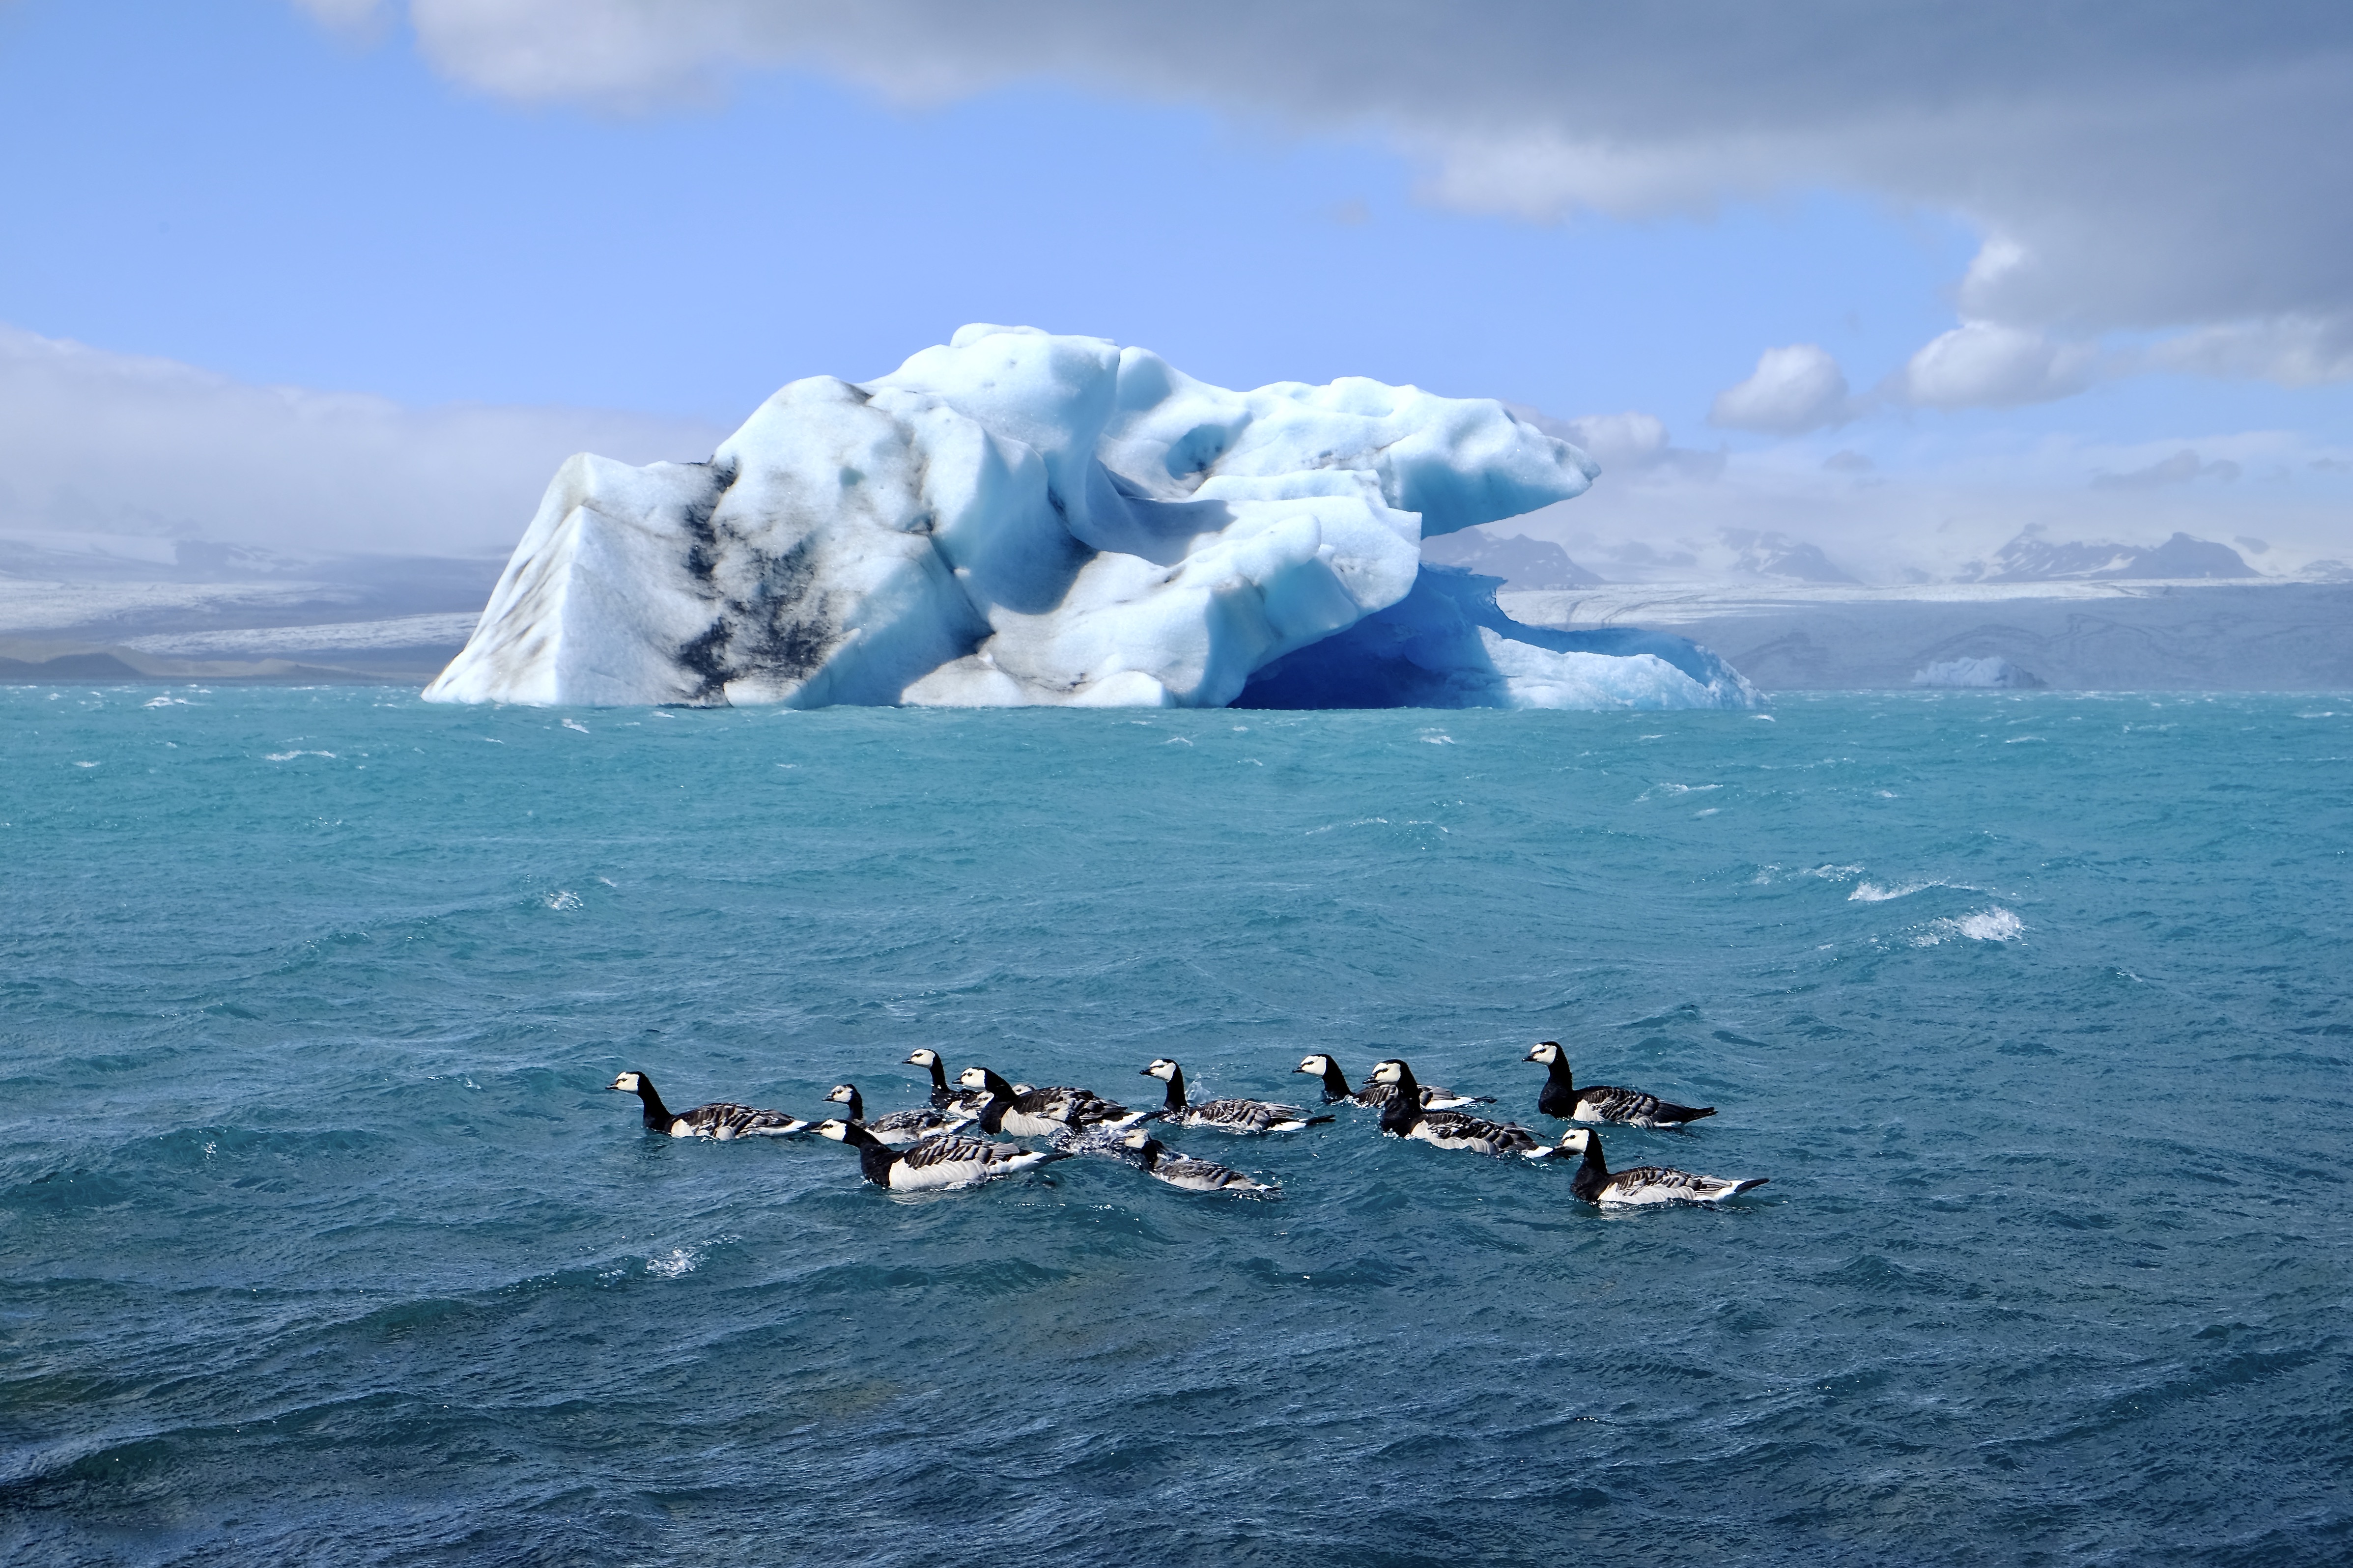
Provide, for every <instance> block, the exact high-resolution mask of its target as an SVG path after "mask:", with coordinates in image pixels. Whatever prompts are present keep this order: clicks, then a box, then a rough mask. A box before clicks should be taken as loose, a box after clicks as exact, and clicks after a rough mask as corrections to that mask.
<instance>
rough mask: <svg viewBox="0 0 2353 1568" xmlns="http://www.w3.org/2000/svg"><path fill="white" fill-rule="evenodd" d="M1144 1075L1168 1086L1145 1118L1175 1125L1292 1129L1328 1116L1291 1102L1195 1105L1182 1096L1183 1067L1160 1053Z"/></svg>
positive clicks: (1225, 1129)
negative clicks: (1163, 1098) (1157, 1105)
mask: <svg viewBox="0 0 2353 1568" xmlns="http://www.w3.org/2000/svg"><path fill="white" fill-rule="evenodd" d="M1144 1076H1145V1078H1156V1079H1160V1080H1162V1081H1163V1082H1165V1083H1166V1084H1167V1086H1168V1098H1167V1100H1166V1102H1165V1103H1163V1104H1162V1106H1161V1107H1160V1109H1159V1110H1156V1111H1154V1112H1152V1113H1151V1115H1150V1117H1149V1118H1148V1120H1151V1121H1166V1122H1169V1123H1171V1124H1173V1125H1175V1126H1177V1127H1211V1128H1215V1129H1216V1130H1217V1131H1220V1132H1296V1131H1299V1130H1300V1129H1301V1128H1303V1127H1313V1126H1314V1125H1316V1124H1317V1123H1318V1122H1323V1121H1331V1120H1332V1118H1330V1117H1328V1116H1310V1115H1308V1114H1307V1112H1305V1111H1303V1110H1300V1109H1299V1107H1297V1106H1295V1105H1277V1104H1275V1103H1274V1102H1273V1101H1271V1100H1209V1101H1207V1102H1206V1103H1204V1104H1200V1105H1195V1104H1193V1103H1192V1102H1191V1101H1189V1100H1187V1099H1186V1098H1185V1069H1184V1068H1181V1067H1178V1066H1177V1065H1176V1060H1175V1058H1170V1057H1162V1058H1159V1059H1158V1060H1157V1061H1155V1062H1154V1063H1153V1064H1152V1065H1151V1066H1150V1067H1148V1068H1145V1069H1144Z"/></svg>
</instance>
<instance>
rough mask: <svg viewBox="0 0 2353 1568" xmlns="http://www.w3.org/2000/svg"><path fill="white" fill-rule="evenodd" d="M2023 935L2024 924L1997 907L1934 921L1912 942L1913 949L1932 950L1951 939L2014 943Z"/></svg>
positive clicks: (1997, 905)
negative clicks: (1938, 944) (1958, 917)
mask: <svg viewBox="0 0 2353 1568" xmlns="http://www.w3.org/2000/svg"><path fill="white" fill-rule="evenodd" d="M2025 934H2026V922H2025V921H2022V920H2020V919H2019V918H2018V917H2017V916H2016V915H2015V914H2012V913H2011V912H2010V910H2006V909H2003V908H2002V907H2001V906H2000V904H1996V905H1994V906H1993V907H1992V908H1990V909H1987V910H1978V912H1977V913H1976V914H1973V915H1963V916H1962V917H1961V918H1960V919H1958V920H1947V921H1933V922H1931V923H1930V924H1929V925H1928V927H1927V928H1926V930H1924V931H1921V932H1920V934H1919V935H1917V936H1915V937H1914V938H1913V939H1912V945H1913V946H1915V947H1934V946H1936V944H1937V943H1938V942H1949V941H1951V940H1952V939H1953V938H1955V937H1965V938H1967V939H1968V941H1970V942H2015V941H2017V940H2018V939H2019V938H2020V937H2021V936H2023V935H2025Z"/></svg>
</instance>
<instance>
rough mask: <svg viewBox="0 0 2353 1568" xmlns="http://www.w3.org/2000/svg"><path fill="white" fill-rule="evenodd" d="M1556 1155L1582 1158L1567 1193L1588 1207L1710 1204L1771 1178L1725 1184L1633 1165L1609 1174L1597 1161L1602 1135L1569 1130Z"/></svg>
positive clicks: (1661, 1167)
mask: <svg viewBox="0 0 2353 1568" xmlns="http://www.w3.org/2000/svg"><path fill="white" fill-rule="evenodd" d="M1560 1152H1562V1153H1564V1154H1577V1155H1581V1156H1583V1158H1582V1159H1581V1161H1580V1162H1579V1163H1578V1164H1577V1174H1576V1176H1575V1177H1573V1178H1572V1179H1571V1180H1570V1182H1569V1184H1568V1190H1569V1191H1570V1192H1571V1193H1573V1194H1576V1195H1577V1196H1578V1197H1580V1198H1582V1199H1584V1200H1585V1201H1586V1202H1587V1203H1589V1204H1609V1205H1617V1204H1713V1203H1721V1202H1722V1201H1723V1200H1725V1198H1730V1197H1737V1196H1739V1195H1740V1194H1742V1193H1745V1192H1746V1191H1748V1189H1749V1188H1751V1187H1761V1186H1763V1185H1764V1184H1766V1183H1767V1182H1768V1181H1770V1180H1772V1178H1771V1177H1769V1176H1751V1177H1749V1178H1747V1179H1746V1181H1738V1182H1727V1181H1725V1180H1724V1179H1722V1178H1721V1177H1717V1176H1694V1175H1693V1174H1692V1173H1690V1172H1689V1171H1678V1170H1675V1169H1674V1168H1673V1167H1672V1166H1669V1165H1636V1166H1634V1167H1633V1168H1632V1169H1630V1170H1625V1171H1612V1170H1610V1168H1609V1166H1607V1165H1605V1164H1603V1163H1601V1134H1600V1133H1599V1132H1595V1131H1591V1130H1590V1129H1588V1128H1584V1127H1572V1128H1570V1129H1569V1130H1568V1131H1566V1132H1564V1133H1562V1134H1561V1135H1560Z"/></svg>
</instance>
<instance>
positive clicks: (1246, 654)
mask: <svg viewBox="0 0 2353 1568" xmlns="http://www.w3.org/2000/svg"><path fill="white" fill-rule="evenodd" d="M1598 473H1599V468H1598V467H1597V466H1596V465H1595V464H1594V462H1593V460H1592V459H1591V458H1588V457H1587V456H1586V455H1585V454H1584V453H1583V452H1581V451H1579V450H1577V448H1576V447H1572V446H1569V445H1568V444H1567V442H1564V441H1561V440H1559V439H1557V438H1556V437H1550V436H1547V435H1546V434H1544V433H1543V432H1542V431H1540V430H1537V429H1536V428H1535V426H1531V425H1528V424H1526V423H1524V422H1523V421H1521V420H1520V419H1518V418H1516V417H1514V416H1513V415H1512V414H1510V413H1509V412H1507V411H1506V410H1505V409H1504V406H1503V405H1501V404H1498V403H1493V402H1489V401H1485V400H1465V399H1457V398H1445V397H1434V396H1431V395H1430V394H1428V393H1425V392H1422V391H1419V390H1418V389H1416V388H1413V387H1392V386H1385V385H1383V384H1380V383H1378V382H1375V381H1366V380H1362V379H1358V378H1348V379H1344V380H1340V381H1335V382H1334V383H1332V384H1330V385H1328V386H1309V385H1305V384H1300V383H1296V382H1282V383H1278V384H1274V385H1272V386H1264V387H1261V388H1259V389H1258V390H1257V391H1255V392H1229V391H1226V390H1225V389H1223V388H1221V387H1215V386H1209V385H1207V384H1204V383H1201V382H1198V381H1195V380H1193V379H1192V378H1191V377H1189V376H1187V375H1184V374H1181V373H1179V372H1178V371H1176V369H1174V368H1173V367H1171V366H1170V365H1169V364H1168V363H1166V361H1164V360H1162V359H1161V358H1160V357H1159V356H1158V355H1156V354H1154V353H1149V352H1147V351H1145V350H1143V349H1135V348H1127V349H1123V348H1121V347H1119V346H1118V345H1116V344H1114V343H1111V342H1106V341H1104V340H1103V339H1101V338H1083V337H1057V336H1053V335H1050V334H1048V333H1045V332H1041V331H1037V330H1035V329H1033V328H1028V327H997V326H970V327H965V329H963V330H962V331H959V332H957V333H956V334H955V338H954V340H953V341H951V342H949V343H948V344H947V345H946V346H945V347H943V348H931V349H925V350H924V351H923V352H922V353H918V354H916V355H915V356H914V357H913V358H912V359H910V360H908V361H907V363H905V364H903V365H902V366H900V368H899V369H898V370H897V371H895V372H893V373H892V374H890V375H886V376H883V377H881V379H879V380H876V381H871V382H867V383H865V384H851V383H849V382H845V381H839V380H836V379H835V378H833V377H831V376H812V377H810V378H808V379H807V380H805V381H797V382H794V383H793V384H790V385H788V386H786V387H785V388H784V389H783V390H782V391H780V392H778V393H777V394H776V395H775V396H773V397H771V398H769V399H768V401H767V402H766V403H765V404H764V405H761V407H760V409H759V410H758V411H757V412H756V413H754V415H753V416H752V417H751V418H750V419H749V420H748V421H746V422H745V423H744V427H743V428H742V429H740V430H738V431H736V432H735V434H734V435H733V436H731V437H728V439H727V440H726V442H725V443H724V444H723V445H722V446H721V447H720V448H719V450H718V451H717V452H716V453H714V454H713V455H712V458H711V460H710V461H709V462H707V463H687V464H678V463H655V464H652V465H649V467H646V468H631V467H629V466H628V465H626V464H621V463H615V462H610V461H607V460H606V459H604V458H596V457H590V456H586V455H583V456H580V457H576V458H572V459H571V460H570V461H569V462H567V463H565V466H564V467H563V468H561V469H560V470H559V471H558V472H557V474H556V476H555V479H554V483H552V484H551V485H550V486H549V487H548V491H547V495H546V499H545V500H543V501H542V502H541V503H540V509H539V515H538V516H537V517H536V518H534V519H533V521H532V524H531V527H530V529H529V531H527V532H525V534H524V535H523V538H522V542H521V543H520V544H519V545H517V546H516V547H515V552H514V556H513V559H512V561H510V562H509V563H508V565H507V568H506V572H505V574H503V575H502V576H501V578H500V580H499V584H498V587H497V588H496V590H495V591H494V592H493V593H492V594H491V601H490V605H489V606H488V607H487V608H486V609H485V610H484V611H483V613H482V617H481V621H480V624H479V625H478V626H476V628H475V630H474V634H473V637H472V639H471V640H470V641H469V642H468V643H467V645H466V647H465V650H464V651H463V652H462V653H460V654H459V656H458V658H456V659H455V660H454V661H453V662H452V663H451V664H450V666H449V668H448V669H446V670H444V671H443V672H442V673H441V675H440V677H439V678H438V679H436V680H435V681H434V682H433V684H432V685H431V686H429V687H428V688H427V689H426V692H425V695H426V696H427V698H428V699H430V700H436V701H451V702H525V703H582V704H603V705H620V704H637V703H696V704H723V703H787V704H791V705H793V706H797V707H818V706H821V705H824V704H828V703H865V704H890V703H913V704H926V705H936V706H949V707H990V706H1013V705H1020V704H1038V703H1053V704H1065V705H1076V706H1116V707H1157V706H1184V707H1220V706H1223V705H1225V704H1228V703H1231V702H1234V701H1236V700H1241V701H1243V702H1246V703H1249V704H1251V705H1255V706H1313V707H1329V706H1347V707H1383V706H1399V705H1415V706H1445V707H1468V706H1483V707H1573V708H1597V707H1644V708H1693V707H1736V706H1746V705H1748V704H1751V703H1753V702H1754V701H1755V700H1756V694H1755V692H1754V691H1753V690H1752V689H1750V688H1749V686H1748V684H1747V683H1746V681H1745V680H1743V679H1741V678H1740V677H1739V676H1738V675H1737V674H1736V673H1734V672H1733V671H1732V670H1731V669H1729V668H1726V667H1725V665H1723V664H1722V663H1721V661H1719V660H1717V659H1716V658H1715V656H1713V655H1711V654H1708V653H1706V652H1705V651H1704V650H1702V649H1699V648H1697V647H1694V645H1692V644H1691V643H1689V642H1686V641H1684V640H1683V639H1682V638H1678V637H1663V636H1661V635H1658V634H1645V633H1616V634H1601V635H1600V636H1599V637H1598V638H1597V637H1596V636H1594V635H1592V634H1587V635H1585V636H1583V637H1582V638H1580V637H1578V636H1576V635H1572V634H1566V633H1558V632H1543V631H1539V630H1536V629H1535V628H1531V627H1526V626H1520V625H1518V624H1517V623H1516V622H1514V621H1512V620H1511V619H1510V618H1509V617H1507V616H1504V615H1503V614H1502V612H1501V611H1499V610H1497V609H1496V607H1495V604H1494V597H1493V591H1494V587H1495V580H1494V579H1493V578H1484V577H1473V576H1471V575H1470V574H1466V573H1461V572H1455V571H1449V570H1447V569H1445V568H1436V567H1432V568H1425V567H1424V566H1423V565H1422V564H1421V559H1420V547H1421V541H1422V539H1423V538H1424V537H1425V536H1428V535H1435V534H1441V533H1451V532H1452V531H1455V530H1457V529H1461V528H1468V527H1470V526H1472V524H1474V523H1482V522H1492V521H1498V520H1501V519H1503V518H1507V517H1514V516H1517V515H1518V514H1520V513H1522V512H1525V511H1530V510H1535V508H1537V507H1541V506H1545V505H1548V504H1550V503H1551V502H1554V501H1557V500H1567V499H1568V498H1570V497H1572V496H1576V495H1578V494H1581V493H1583V491H1584V490H1585V489H1586V488H1587V487H1588V485H1590V484H1591V483H1592V481H1593V479H1594V478H1595V476H1596V475H1597V474H1598Z"/></svg>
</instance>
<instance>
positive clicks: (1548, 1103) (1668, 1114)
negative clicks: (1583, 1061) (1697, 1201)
mask: <svg viewBox="0 0 2353 1568" xmlns="http://www.w3.org/2000/svg"><path fill="white" fill-rule="evenodd" d="M1521 1059H1523V1060H1525V1061H1532V1062H1542V1063H1544V1065H1545V1086H1544V1088H1543V1089H1539V1090H1537V1092H1536V1109H1537V1110H1541V1111H1543V1112H1544V1113H1545V1114H1546V1116H1557V1117H1559V1118H1560V1119H1561V1120H1563V1121H1616V1122H1620V1123H1622V1124H1624V1125H1625V1126H1628V1127H1681V1126H1682V1125H1683V1123H1684V1122H1686V1121H1698V1120H1699V1119H1700V1118H1701V1117H1703V1116H1714V1115H1715V1106H1713V1105H1677V1104H1675V1103H1674V1102H1673V1101H1672V1100H1661V1099H1660V1098H1659V1097H1658V1096H1657V1095H1655V1094H1644V1093H1643V1092H1642V1091H1641V1089H1612V1088H1610V1087H1609V1085H1607V1084H1588V1085H1587V1086H1586V1087H1585V1088H1583V1089H1579V1088H1577V1080H1576V1079H1574V1078H1573V1077H1572V1076H1571V1075H1570V1073H1569V1070H1568V1053H1567V1051H1564V1050H1562V1049H1561V1048H1560V1042H1559V1041H1558V1040H1546V1041H1545V1042H1544V1043H1543V1044H1541V1045H1539V1046H1537V1047H1536V1048H1535V1049H1534V1050H1532V1051H1530V1052H1529V1053H1528V1054H1527V1055H1526V1056H1525V1058H1521Z"/></svg>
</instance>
